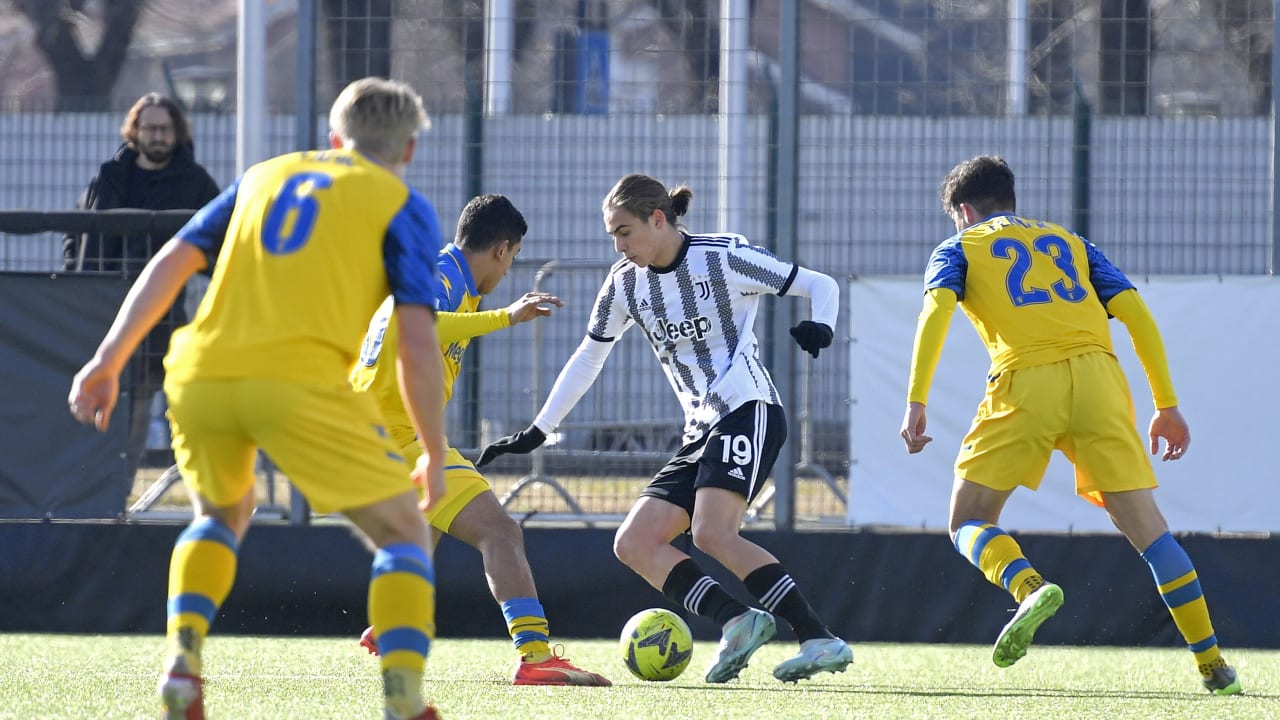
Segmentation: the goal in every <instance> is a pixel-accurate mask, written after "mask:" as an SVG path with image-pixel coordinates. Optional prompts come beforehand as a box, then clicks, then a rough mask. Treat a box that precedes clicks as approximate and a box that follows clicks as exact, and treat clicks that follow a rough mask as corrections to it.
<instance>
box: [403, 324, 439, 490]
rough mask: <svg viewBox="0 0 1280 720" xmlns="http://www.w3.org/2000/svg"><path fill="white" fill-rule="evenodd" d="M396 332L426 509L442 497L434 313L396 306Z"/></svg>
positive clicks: (437, 364) (415, 473)
mask: <svg viewBox="0 0 1280 720" xmlns="http://www.w3.org/2000/svg"><path fill="white" fill-rule="evenodd" d="M396 315H397V316H398V318H399V322H400V335H399V341H398V345H397V348H396V359H397V362H396V372H397V374H398V376H399V379H400V392H401V395H402V397H403V399H404V406H405V409H406V410H408V411H409V418H410V419H411V420H412V421H413V429H414V431H415V432H416V433H417V434H418V441H419V442H421V443H422V449H423V451H424V457H425V458H426V460H425V461H421V462H419V464H418V467H417V468H415V470H414V476H415V477H416V478H417V479H418V480H419V481H420V482H421V485H422V488H423V490H424V494H423V499H422V502H421V506H422V509H423V510H429V509H430V508H431V507H432V506H433V505H434V504H435V502H436V501H438V500H439V499H440V498H442V497H444V454H445V443H444V381H443V378H444V362H443V360H441V356H440V349H439V348H440V341H439V339H438V338H437V337H436V323H435V316H434V312H433V311H432V310H431V309H429V308H427V307H425V306H423V305H408V304H406V305H398V306H396Z"/></svg>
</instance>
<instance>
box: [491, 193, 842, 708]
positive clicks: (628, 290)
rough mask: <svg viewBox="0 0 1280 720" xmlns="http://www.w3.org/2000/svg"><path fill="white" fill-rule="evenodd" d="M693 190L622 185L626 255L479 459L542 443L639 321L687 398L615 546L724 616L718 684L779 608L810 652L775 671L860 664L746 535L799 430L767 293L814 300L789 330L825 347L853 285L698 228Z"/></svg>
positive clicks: (692, 603)
mask: <svg viewBox="0 0 1280 720" xmlns="http://www.w3.org/2000/svg"><path fill="white" fill-rule="evenodd" d="M692 197H693V191H692V190H690V189H689V188H688V187H687V186H684V185H681V186H678V187H676V188H673V189H671V190H668V189H667V188H666V187H665V186H664V185H663V184H662V183H661V182H660V181H658V180H656V179H654V178H652V177H649V176H647V175H637V174H633V175H627V176H626V177H624V178H622V179H621V180H619V181H618V183H617V184H616V185H614V187H613V189H611V190H610V191H609V194H608V195H606V196H605V199H604V203H603V211H604V224H605V229H606V231H608V233H609V234H610V235H611V236H613V240H614V247H615V248H616V249H617V251H618V252H619V253H621V254H622V255H623V256H624V257H623V259H621V260H619V261H618V262H617V263H616V264H615V265H614V266H613V268H612V269H611V270H610V272H609V277H608V278H606V279H605V282H604V285H603V287H601V289H600V293H599V295H598V296H597V297H596V302H595V307H594V308H593V310H592V313H591V319H590V321H589V325H588V329H587V336H586V337H585V338H584V339H583V341H582V344H581V345H579V346H578V349H577V350H576V351H575V352H574V354H573V356H572V357H571V358H569V361H568V362H567V363H566V364H565V366H564V368H563V369H562V370H561V371H560V376H559V378H557V379H556V383H555V386H554V387H553V388H552V390H551V395H550V396H549V397H548V398H547V399H546V402H545V403H544V404H543V406H542V410H541V411H540V412H539V413H538V416H537V417H536V418H535V419H534V421H533V424H532V425H530V426H529V427H528V428H527V429H525V430H523V431H521V432H519V433H516V434H515V435H512V436H509V437H506V438H503V439H501V440H499V441H497V442H495V443H493V444H492V445H489V446H488V447H486V448H485V449H484V451H483V452H482V453H481V455H480V459H479V461H478V462H477V463H476V466H477V467H479V466H483V465H485V464H486V463H488V462H490V461H491V460H493V459H494V458H495V457H497V456H499V455H503V454H506V453H513V452H514V453H527V452H530V451H532V450H533V449H534V448H536V447H538V446H539V445H541V444H542V443H543V442H545V441H546V437H547V433H548V432H550V431H552V430H554V429H555V428H556V427H557V426H558V425H559V424H560V422H561V421H562V420H563V419H564V418H565V416H566V415H568V414H569V411H570V410H572V409H573V407H574V405H576V404H577V402H578V400H579V399H581V398H582V396H583V394H585V393H586V391H587V390H588V389H589V388H590V387H591V385H592V383H593V382H595V379H596V377H597V376H598V375H599V373H600V370H601V369H602V368H603V367H604V362H605V359H606V358H607V357H608V355H609V352H610V350H611V349H612V348H613V346H614V341H615V340H617V339H618V338H619V337H620V336H621V335H622V333H623V332H625V331H626V330H627V329H628V328H630V327H631V326H632V325H639V326H640V328H641V331H642V332H644V335H645V338H646V339H647V340H648V341H649V344H650V345H651V346H652V347H653V351H654V354H655V355H657V356H658V360H659V362H660V363H661V366H662V369H663V371H664V372H665V373H666V375H667V380H668V381H669V382H670V383H671V388H672V389H673V390H674V391H675V393H676V397H677V398H679V400H680V404H681V406H682V407H683V409H684V417H685V423H684V443H685V444H684V446H683V447H681V448H680V450H679V451H678V452H677V453H676V455H675V456H674V457H673V458H672V459H671V460H670V461H669V462H668V463H667V465H666V466H665V467H663V468H662V469H661V470H660V471H658V473H657V474H656V475H655V476H654V478H653V480H652V481H651V482H650V483H649V485H648V486H647V487H646V488H645V489H644V490H643V491H642V492H641V494H640V498H639V499H638V500H637V501H636V503H635V505H633V506H632V508H631V512H630V513H629V514H628V515H627V519H626V520H625V521H624V522H623V523H622V526H621V527H620V528H619V529H618V533H617V535H616V536H615V538H614V553H615V554H617V556H618V559H619V560H621V561H622V562H623V563H625V564H626V565H627V566H628V567H630V568H631V569H632V570H634V571H635V572H636V573H638V574H639V575H640V576H641V577H643V578H644V579H645V580H647V581H648V582H649V584H650V585H652V586H653V587H655V588H657V589H658V590H659V591H661V592H662V594H663V595H665V596H666V597H667V598H668V599H670V600H671V601H672V602H674V603H676V604H677V605H680V606H683V607H684V608H686V609H687V610H689V611H690V612H692V613H696V614H698V615H702V616H703V617H706V618H709V619H711V620H712V621H714V622H715V623H716V624H718V625H720V626H722V628H723V630H722V637H721V640H720V646H719V648H718V650H717V653H716V658H715V660H714V661H713V662H712V664H711V666H710V667H709V668H708V670H707V676H706V679H707V682H710V683H723V682H727V681H729V680H732V679H733V678H735V677H737V676H738V674H739V673H741V672H742V670H743V669H744V668H745V667H747V663H748V661H749V660H750V658H751V655H752V654H753V653H754V652H755V651H756V650H757V649H759V648H760V647H761V646H762V645H764V644H765V643H766V642H768V641H769V640H770V639H772V638H773V636H774V634H775V632H776V626H775V621H774V615H778V616H780V617H782V618H783V619H784V620H786V621H787V622H789V623H790V624H791V627H792V628H793V629H794V630H795V632H796V635H797V637H798V639H799V641H800V652H799V653H798V654H797V655H795V656H794V657H791V658H789V659H787V660H785V661H783V662H782V663H781V664H780V665H778V667H776V668H775V669H774V671H773V674H774V677H776V678H778V679H779V680H782V681H784V682H795V681H798V680H802V679H805V678H809V677H812V676H814V675H816V674H818V673H820V672H842V671H843V670H844V669H845V668H846V667H847V666H848V665H849V663H850V662H852V661H853V651H852V650H850V649H849V646H848V644H847V643H845V641H843V640H841V639H839V638H837V637H835V636H834V635H833V634H832V633H831V631H830V630H829V629H828V628H827V626H826V624H825V623H824V622H823V621H822V620H821V619H820V618H819V617H818V615H817V614H816V613H815V612H814V610H813V608H812V607H811V606H810V605H809V602H808V600H806V599H805V597H804V594H803V593H801V592H800V589H799V587H798V586H797V585H796V583H795V581H794V580H792V578H791V576H790V575H789V574H788V573H787V571H786V570H785V569H784V568H783V567H782V564H781V563H779V562H778V559H777V558H776V557H774V556H773V555H772V554H771V553H769V551H767V550H765V549H764V548H762V547H760V546H759V545H756V544H755V543H753V542H751V541H749V540H747V539H745V538H743V537H742V536H741V535H740V534H739V528H740V527H741V526H742V520H743V517H744V516H745V514H746V511H747V506H748V504H749V503H750V502H751V500H752V499H753V498H755V496H756V495H757V494H758V493H759V492H760V488H761V486H762V485H763V484H764V482H765V480H766V478H767V477H768V475H769V472H770V470H771V469H772V468H773V463H774V461H775V460H776V459H777V457H778V452H779V450H780V449H781V448H782V443H783V441H784V440H786V436H787V419H786V413H785V412H784V411H783V409H782V402H781V399H780V398H779V397H778V391H777V389H776V388H775V387H774V385H773V380H772V379H771V378H770V377H769V371H768V370H767V369H766V368H765V366H764V364H763V363H762V362H761V361H760V354H759V343H758V342H757V341H756V337H755V333H754V332H753V329H752V328H753V325H754V324H755V318H756V311H757V308H758V307H759V304H760V296H761V295H764V294H770V295H799V296H802V297H807V298H809V305H810V313H811V318H812V319H810V320H805V321H803V322H801V323H799V324H798V325H797V326H796V327H794V328H792V330H791V334H792V336H793V337H794V338H795V339H796V342H797V343H798V344H799V345H800V347H801V348H803V349H804V350H805V351H806V352H808V353H810V354H811V355H813V356H814V357H815V358H816V357H817V356H818V353H819V351H820V350H821V349H822V348H825V347H827V346H829V345H830V344H831V337H832V328H833V327H834V326H835V321H836V314H837V312H838V310H839V300H840V289H839V286H838V285H836V282H835V281H834V280H832V279H831V278H830V277H828V276H826V275H823V274H821V273H817V272H814V271H812V270H808V269H805V268H802V267H800V266H799V265H795V264H793V263H790V262H785V261H782V260H779V259H777V258H775V257H774V256H773V255H772V254H771V253H769V251H767V250H765V249H763V248H760V247H757V246H754V245H751V244H749V243H748V242H747V241H746V239H745V238H743V237H742V236H741V235H735V234H729V233H718V234H711V235H693V234H690V233H688V232H686V231H685V229H684V228H683V227H682V226H680V225H679V224H678V223H677V218H679V217H680V216H681V215H684V214H685V212H687V211H688V209H689V200H690V199H691V198H692ZM682 533H690V534H691V535H692V537H693V543H694V544H695V545H696V546H698V548H699V549H701V550H702V551H703V552H706V553H707V554H708V555H710V556H711V557H713V558H715V559H716V560H717V561H719V562H720V563H721V564H723V565H724V566H725V567H726V568H728V569H729V570H730V571H731V572H733V574H734V575H736V576H737V577H738V578H739V579H740V580H742V582H743V584H744V585H745V586H746V588H747V590H748V591H749V592H750V593H751V594H752V595H754V596H755V597H757V598H758V599H759V601H760V604H761V605H763V606H764V608H765V609H766V610H767V612H766V611H765V610H759V609H755V608H751V607H748V606H747V605H745V604H744V603H742V602H740V601H739V600H737V599H736V598H734V597H733V596H732V595H730V594H729V593H728V592H726V591H725V590H724V588H722V587H721V586H720V584H719V583H718V582H716V580H715V579H713V578H712V577H711V576H710V575H708V574H707V573H706V572H705V571H704V570H703V569H702V568H701V567H699V566H698V564H697V562H696V561H695V560H693V558H691V557H689V556H688V555H687V554H686V553H684V552H682V551H680V550H679V549H677V548H676V547H675V546H673V545H672V544H671V541H672V540H674V539H675V538H676V537H678V536H679V535H680V534H682Z"/></svg>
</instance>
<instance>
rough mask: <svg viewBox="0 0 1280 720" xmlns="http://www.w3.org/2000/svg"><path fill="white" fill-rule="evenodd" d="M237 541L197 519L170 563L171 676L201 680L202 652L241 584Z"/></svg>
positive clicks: (184, 533)
mask: <svg viewBox="0 0 1280 720" xmlns="http://www.w3.org/2000/svg"><path fill="white" fill-rule="evenodd" d="M236 546H237V542H236V535H235V533H233V532H231V528H229V527H227V526H226V525H223V524H222V523H221V522H218V521H217V520H214V519H213V518H211V517H202V518H197V519H196V520H195V521H194V522H192V523H191V524H190V525H188V526H187V528H186V529H185V530H183V531H182V534H180V535H179V536H178V541H177V542H176V543H175V544H174V546H173V556H172V557H171V558H170V560H169V602H168V621H167V623H166V628H165V639H166V644H167V646H168V651H167V654H168V659H167V660H166V663H167V666H166V670H168V671H170V672H182V673H187V674H189V675H197V676H198V675H200V665H201V663H200V649H201V646H202V645H203V644H204V639H205V637H206V636H207V635H208V634H209V626H210V625H212V624H213V617H214V616H215V615H217V614H218V608H219V607H220V606H221V605H222V603H223V601H224V600H226V599H227V593H229V592H231V585H232V583H234V582H235V579H236Z"/></svg>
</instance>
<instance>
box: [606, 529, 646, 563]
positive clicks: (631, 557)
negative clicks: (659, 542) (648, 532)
mask: <svg viewBox="0 0 1280 720" xmlns="http://www.w3.org/2000/svg"><path fill="white" fill-rule="evenodd" d="M651 547H652V543H650V542H647V541H646V540H645V539H644V538H643V537H642V536H641V534H640V533H637V532H633V531H632V530H630V529H629V528H628V527H627V526H625V525H624V526H623V527H621V528H618V532H617V533H615V534H614V536H613V555H614V557H616V558H618V560H619V561H621V562H622V564H623V565H626V566H627V567H635V563H636V562H638V561H639V560H641V559H643V558H644V557H645V555H646V554H647V553H648V551H649V549H650V548H651Z"/></svg>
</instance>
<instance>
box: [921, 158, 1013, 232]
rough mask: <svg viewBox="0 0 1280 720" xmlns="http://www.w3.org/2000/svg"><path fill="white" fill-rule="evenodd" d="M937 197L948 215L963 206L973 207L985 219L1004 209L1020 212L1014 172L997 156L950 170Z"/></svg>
mask: <svg viewBox="0 0 1280 720" xmlns="http://www.w3.org/2000/svg"><path fill="white" fill-rule="evenodd" d="M938 196H939V197H940V198H941V199H942V209H943V211H945V212H951V210H953V209H954V208H956V207H959V206H960V204H961V203H966V204H969V205H972V206H973V208H974V209H975V210H977V211H978V214H979V215H982V216H984V217H985V216H987V215H990V214H992V213H994V212H999V211H1001V210H1009V211H1014V210H1017V198H1016V196H1015V195H1014V192H1013V171H1012V170H1010V169H1009V164H1008V163H1006V162H1005V161H1004V158H1002V157H999V156H996V155H979V156H977V157H973V158H969V159H968V160H965V161H964V162H962V163H960V164H959V165H956V166H955V167H953V168H951V172H949V173H947V176H946V177H944V178H942V187H941V189H940V190H939V191H938Z"/></svg>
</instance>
